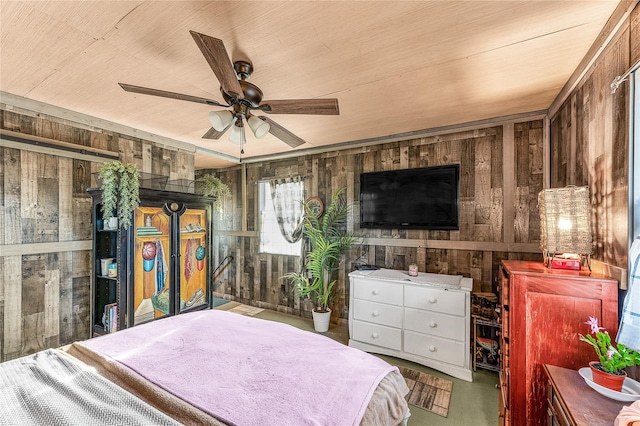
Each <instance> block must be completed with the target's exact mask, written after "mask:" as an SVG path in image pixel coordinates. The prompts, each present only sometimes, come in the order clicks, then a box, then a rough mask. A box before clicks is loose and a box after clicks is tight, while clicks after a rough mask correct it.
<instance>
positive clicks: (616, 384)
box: [579, 317, 640, 392]
mask: <svg viewBox="0 0 640 426" xmlns="http://www.w3.org/2000/svg"><path fill="white" fill-rule="evenodd" d="M585 324H587V325H589V327H590V331H591V333H590V334H587V335H582V334H579V338H580V340H582V341H583V342H586V343H588V344H590V345H591V346H593V348H594V349H595V351H596V355H597V356H598V361H592V362H590V363H589V367H590V368H591V372H592V374H593V381H594V382H596V383H598V384H602V385H603V386H606V387H608V388H610V389H613V390H615V391H618V392H619V391H620V389H622V384H623V383H624V378H625V376H626V373H625V371H624V368H626V367H631V366H634V365H640V353H638V352H635V351H633V350H631V349H629V348H627V347H626V346H625V345H623V344H621V343H618V344H614V343H613V342H612V341H611V336H609V332H608V331H606V330H605V329H604V328H603V327H599V326H598V318H595V317H589V321H587V322H585ZM601 373H605V375H602V374H601ZM607 375H609V376H607ZM616 376H617V377H616ZM601 380H602V381H601Z"/></svg>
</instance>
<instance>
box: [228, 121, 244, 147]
mask: <svg viewBox="0 0 640 426" xmlns="http://www.w3.org/2000/svg"><path fill="white" fill-rule="evenodd" d="M229 141H230V142H231V143H234V144H236V145H244V144H245V142H246V139H245V136H244V127H243V126H238V125H237V124H236V125H235V126H233V127H232V129H231V134H230V135H229Z"/></svg>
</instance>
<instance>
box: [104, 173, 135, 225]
mask: <svg viewBox="0 0 640 426" xmlns="http://www.w3.org/2000/svg"><path fill="white" fill-rule="evenodd" d="M98 175H99V176H100V179H102V185H101V189H102V217H103V218H104V220H105V222H106V221H107V220H109V218H110V217H112V216H113V212H117V217H118V224H119V225H120V226H121V227H123V228H124V229H127V228H129V225H131V218H132V217H133V213H134V211H135V209H136V207H138V205H139V204H140V172H139V171H138V169H137V168H136V166H135V165H134V164H128V163H127V164H124V163H121V162H120V161H112V162H109V163H104V164H103V165H102V167H101V168H100V172H99V173H98Z"/></svg>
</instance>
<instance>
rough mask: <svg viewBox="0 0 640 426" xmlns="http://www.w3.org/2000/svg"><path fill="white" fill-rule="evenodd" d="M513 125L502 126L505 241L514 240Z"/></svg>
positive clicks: (514, 168)
mask: <svg viewBox="0 0 640 426" xmlns="http://www.w3.org/2000/svg"><path fill="white" fill-rule="evenodd" d="M514 131H515V126H514V125H513V123H506V124H504V125H503V126H502V212H503V213H502V214H503V217H502V232H503V240H504V242H506V243H513V242H514V241H515V231H514V224H515V218H516V212H515V209H516V207H515V201H514V200H515V187H516V180H515V176H516V164H517V161H516V158H515V152H516V149H515V135H514Z"/></svg>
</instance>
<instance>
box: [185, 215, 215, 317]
mask: <svg viewBox="0 0 640 426" xmlns="http://www.w3.org/2000/svg"><path fill="white" fill-rule="evenodd" d="M207 224H208V221H207V211H206V210H202V209H190V208H187V209H186V211H185V212H184V213H183V214H182V215H181V216H180V257H179V259H180V260H179V262H180V264H179V268H180V287H179V288H180V308H179V309H180V312H184V311H187V310H191V309H202V308H204V307H206V306H207V305H208V303H209V302H208V300H207V274H208V268H207V264H208V259H207V258H206V254H207V235H208V233H209V231H210V230H209V229H207Z"/></svg>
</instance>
